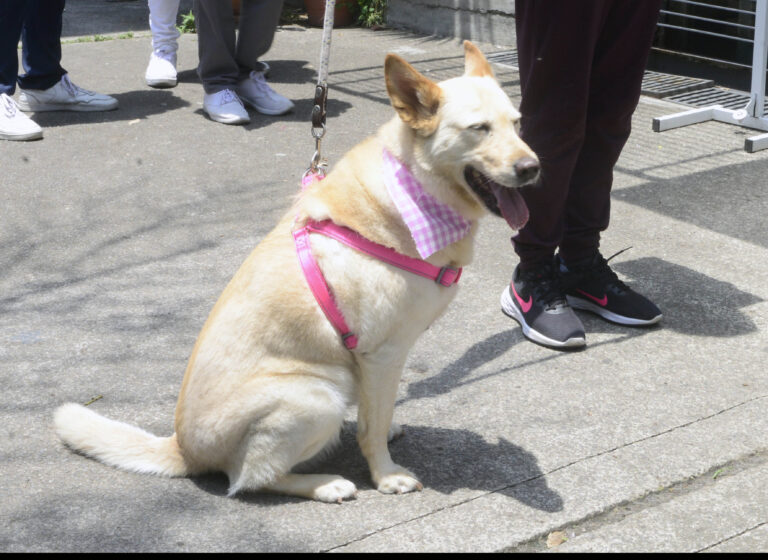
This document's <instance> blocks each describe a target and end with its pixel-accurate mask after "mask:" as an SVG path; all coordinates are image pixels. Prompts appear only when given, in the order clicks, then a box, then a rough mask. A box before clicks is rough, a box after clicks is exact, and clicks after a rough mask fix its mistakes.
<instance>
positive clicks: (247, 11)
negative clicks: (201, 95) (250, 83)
mask: <svg viewBox="0 0 768 560" xmlns="http://www.w3.org/2000/svg"><path fill="white" fill-rule="evenodd" d="M282 8H283V0H241V2H240V25H239V27H238V28H237V34H236V33H235V16H234V14H233V12H232V2H230V1H229V0H195V2H194V5H193V9H194V12H195V25H196V27H197V51H198V56H199V59H200V63H199V64H198V67H197V74H198V76H200V80H201V81H202V82H203V89H204V90H205V93H216V92H218V91H221V90H224V89H231V88H232V86H234V85H235V84H237V83H238V82H239V81H240V80H242V79H244V78H246V77H247V76H248V74H250V72H251V70H260V69H261V68H262V66H261V63H260V62H259V57H261V56H262V55H264V54H265V53H266V52H267V51H268V50H269V47H271V46H272V39H273V38H274V36H275V29H276V28H277V25H278V23H279V22H280V13H281V11H282Z"/></svg>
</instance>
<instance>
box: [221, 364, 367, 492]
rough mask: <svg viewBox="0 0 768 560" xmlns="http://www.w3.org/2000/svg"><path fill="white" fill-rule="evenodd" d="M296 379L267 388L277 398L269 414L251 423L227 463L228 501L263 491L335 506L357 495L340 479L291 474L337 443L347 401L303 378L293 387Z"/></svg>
mask: <svg viewBox="0 0 768 560" xmlns="http://www.w3.org/2000/svg"><path fill="white" fill-rule="evenodd" d="M297 377H299V376H293V375H289V376H286V378H285V380H286V381H288V380H289V378H293V381H294V383H282V382H281V381H276V380H271V381H270V382H269V386H268V387H265V390H264V392H265V393H267V392H272V393H273V394H274V395H275V397H276V399H275V401H274V402H273V403H272V405H271V406H270V407H269V409H270V411H269V412H268V413H266V414H265V415H263V416H260V417H259V418H257V419H254V420H253V421H252V422H251V424H250V425H249V427H248V429H247V430H246V433H245V434H244V436H243V438H242V440H241V443H240V445H239V451H238V452H237V453H236V454H235V455H234V456H233V457H232V458H231V459H230V460H229V461H228V462H229V466H228V468H227V469H226V471H227V474H228V476H229V480H230V488H229V495H230V496H231V495H233V494H235V493H237V492H240V491H243V490H264V491H269V492H278V493H281V494H289V495H293V496H300V497H304V498H310V499H313V500H319V501H323V502H339V501H341V500H344V499H347V498H351V497H353V496H354V495H355V492H356V491H357V489H356V488H355V485H354V484H353V483H352V482H350V481H348V480H346V479H344V478H342V477H341V476H337V475H319V474H318V475H315V474H294V473H291V472H290V470H291V468H293V467H294V466H295V465H297V464H299V463H303V462H305V461H308V460H309V459H311V458H312V457H315V456H316V455H317V454H318V453H320V452H321V451H323V450H324V449H326V448H328V447H330V446H332V445H333V443H334V442H336V441H337V440H338V437H339V432H340V431H341V425H342V422H343V421H344V416H345V413H346V399H345V398H344V397H343V395H341V394H340V393H339V391H338V390H337V389H336V388H334V387H333V385H332V384H330V383H328V382H326V381H324V380H321V379H318V378H312V377H306V376H300V377H301V382H300V383H296V382H295V381H296V380H297Z"/></svg>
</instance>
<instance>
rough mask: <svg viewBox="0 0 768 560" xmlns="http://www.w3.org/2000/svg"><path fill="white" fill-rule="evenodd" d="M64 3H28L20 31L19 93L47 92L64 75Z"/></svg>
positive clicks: (57, 0) (59, 0)
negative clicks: (20, 70)
mask: <svg viewBox="0 0 768 560" xmlns="http://www.w3.org/2000/svg"><path fill="white" fill-rule="evenodd" d="M63 12H64V0H28V1H27V2H26V3H25V13H24V25H23V27H22V30H21V45H22V48H21V61H22V65H23V66H24V70H25V71H26V73H25V74H23V75H20V76H19V87H20V88H21V89H35V90H46V89H48V88H50V87H52V86H54V85H55V84H56V83H57V82H58V81H59V80H61V77H62V76H63V75H64V74H66V73H67V71H66V70H64V69H63V68H62V67H61V24H62V14H63Z"/></svg>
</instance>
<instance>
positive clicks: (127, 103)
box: [32, 87, 190, 128]
mask: <svg viewBox="0 0 768 560" xmlns="http://www.w3.org/2000/svg"><path fill="white" fill-rule="evenodd" d="M110 95H111V96H112V97H114V98H115V99H117V101H118V103H119V105H118V108H117V109H115V110H113V111H93V112H82V111H44V112H40V113H34V115H33V117H32V118H33V119H34V121H35V122H36V123H37V124H39V125H40V126H42V127H43V128H46V127H52V126H67V125H72V124H98V123H105V122H116V121H133V120H136V119H144V118H147V117H149V116H151V115H157V114H160V113H165V112H167V111H174V110H176V109H182V108H184V107H189V105H190V104H189V102H187V101H185V100H184V99H182V98H180V97H178V96H176V95H174V94H173V90H169V89H168V90H166V89H162V90H161V89H151V88H149V87H148V88H147V89H142V90H136V91H128V92H125V93H115V94H110Z"/></svg>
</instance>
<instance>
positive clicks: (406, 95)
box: [384, 54, 442, 136]
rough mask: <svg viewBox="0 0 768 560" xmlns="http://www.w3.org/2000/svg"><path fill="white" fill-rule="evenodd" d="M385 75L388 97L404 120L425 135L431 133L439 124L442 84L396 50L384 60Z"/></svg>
mask: <svg viewBox="0 0 768 560" xmlns="http://www.w3.org/2000/svg"><path fill="white" fill-rule="evenodd" d="M384 77H385V80H386V83H387V93H389V99H390V100H391V101H392V106H393V107H394V108H395V111H397V114H398V115H400V118H401V119H402V120H403V122H405V123H406V124H407V125H408V126H410V127H411V128H413V129H414V130H416V131H417V132H418V133H420V134H422V135H424V136H429V135H430V134H432V133H433V132H434V131H435V129H437V124H438V117H437V111H438V109H439V108H440V101H441V99H442V90H441V89H440V86H438V85H437V84H436V83H434V82H433V81H432V80H430V79H429V78H425V77H424V76H422V75H421V74H419V72H418V71H417V70H416V69H415V68H414V67H413V66H411V65H410V64H408V63H407V62H406V61H405V60H403V59H402V58H400V57H399V56H397V55H395V54H388V55H387V57H386V59H385V60H384Z"/></svg>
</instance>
